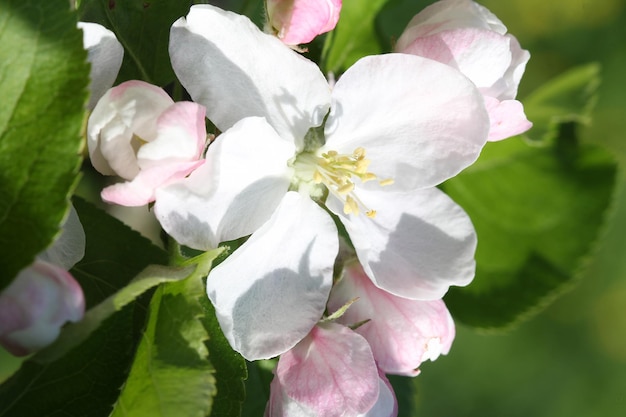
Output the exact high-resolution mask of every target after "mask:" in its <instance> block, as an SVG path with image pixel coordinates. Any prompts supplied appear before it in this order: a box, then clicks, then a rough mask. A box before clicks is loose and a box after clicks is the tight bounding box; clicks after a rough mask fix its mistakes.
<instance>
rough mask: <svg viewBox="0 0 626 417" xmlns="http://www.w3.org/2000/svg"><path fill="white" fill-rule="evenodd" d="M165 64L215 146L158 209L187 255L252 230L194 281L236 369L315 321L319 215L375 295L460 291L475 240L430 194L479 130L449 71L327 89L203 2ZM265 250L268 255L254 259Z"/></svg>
mask: <svg viewBox="0 0 626 417" xmlns="http://www.w3.org/2000/svg"><path fill="white" fill-rule="evenodd" d="M233 34H237V36H233ZM252 44H254V45H256V46H255V48H253V49H250V48H248V47H247V46H246V45H252ZM170 56H171V60H172V64H173V67H174V70H175V72H176V73H177V75H178V78H179V79H180V81H181V83H182V84H183V86H184V87H185V88H186V89H187V91H189V93H190V94H191V96H192V98H193V99H194V100H196V101H198V102H200V103H202V104H205V105H206V104H208V103H213V105H212V106H211V107H210V108H208V110H207V113H208V117H209V118H210V119H211V121H212V122H213V123H214V124H215V125H216V126H217V127H218V128H219V129H220V130H221V131H223V132H224V133H223V134H222V135H220V136H219V137H218V138H217V139H216V141H215V142H214V143H213V144H212V145H211V146H210V147H209V149H208V151H207V154H206V160H207V162H206V164H205V165H204V166H203V167H201V168H199V169H198V170H196V171H194V172H193V173H192V174H191V175H190V176H189V177H188V178H186V179H184V180H182V181H180V182H177V183H176V184H172V185H169V186H167V187H162V188H160V189H159V190H157V199H156V203H155V212H156V215H157V218H158V219H159V221H160V222H161V225H162V226H163V228H164V229H165V230H166V231H167V232H168V233H169V234H170V235H171V236H173V237H174V238H175V239H176V240H177V241H178V242H180V243H182V244H185V245H187V246H190V247H193V248H196V249H210V248H212V247H215V245H216V244H217V243H219V242H221V241H226V240H232V239H235V238H238V237H242V236H246V235H249V234H251V233H252V237H251V238H250V240H249V241H248V242H246V244H244V245H243V246H242V247H241V248H239V249H238V250H237V251H236V252H235V253H234V254H233V255H232V256H230V257H229V258H227V259H226V260H225V261H224V262H223V263H222V264H220V265H219V266H217V267H216V268H215V269H213V271H212V272H211V274H210V275H209V278H208V280H207V293H208V295H209V298H210V299H211V301H212V302H213V304H214V305H215V308H216V313H217V316H218V319H219V321H220V324H221V326H222V328H223V330H224V333H225V335H226V337H227V338H228V340H229V342H230V343H231V345H232V346H233V347H234V348H235V349H236V350H238V351H239V352H240V353H241V354H242V355H243V356H244V357H246V358H247V359H249V360H254V359H260V358H268V357H273V356H276V355H279V354H281V353H283V352H285V351H286V350H288V349H290V348H291V347H293V346H294V345H295V344H296V343H297V342H298V341H299V340H301V339H302V337H304V336H305V335H306V334H307V333H308V332H309V331H310V330H311V328H312V327H313V326H314V325H315V323H316V322H317V320H318V319H319V318H320V317H321V316H322V313H323V311H324V303H323V302H321V300H322V299H324V297H326V296H327V294H328V290H329V285H330V282H329V281H328V280H329V279H330V274H331V272H332V269H333V263H334V259H335V256H336V254H337V247H338V245H337V243H336V240H337V232H336V228H335V227H334V223H333V221H332V219H331V216H330V215H328V214H327V213H326V212H325V211H324V210H322V209H321V208H320V207H319V206H318V205H317V203H324V204H325V206H326V208H327V209H328V210H330V212H332V213H333V214H334V215H336V216H337V217H338V218H339V220H340V221H341V222H342V223H343V225H344V226H345V228H346V230H347V232H348V234H349V235H350V238H351V240H352V243H353V244H354V246H355V249H356V253H357V255H358V257H359V260H360V262H361V263H362V265H363V267H364V269H365V271H366V273H367V275H368V276H369V277H370V279H372V281H373V282H374V283H375V284H376V285H377V286H379V287H381V288H384V289H385V290H387V291H389V292H391V293H393V294H397V295H401V296H403V297H407V298H411V299H437V298H441V296H442V295H443V294H444V293H445V292H446V291H447V289H448V287H449V286H450V285H466V284H467V283H469V282H470V281H471V279H472V278H473V273H474V259H473V255H474V250H475V244H476V239H475V233H474V229H473V227H472V224H471V222H470V221H469V218H468V217H467V215H465V213H464V212H463V211H462V209H461V208H460V207H458V206H457V205H456V204H454V203H453V202H452V201H451V200H450V199H449V198H448V197H447V196H445V195H444V194H443V193H442V192H440V191H438V190H437V189H436V188H434V186H435V185H437V184H439V183H440V182H442V181H444V180H445V179H447V178H450V177H452V176H454V175H456V174H457V173H458V172H459V171H461V170H462V169H463V168H465V167H466V166H468V165H470V164H471V163H473V162H474V161H475V159H476V158H477V157H478V154H479V152H480V150H481V149H482V146H483V145H484V143H485V140H486V137H487V131H488V128H489V122H488V117H487V113H486V111H485V108H484V104H483V100H482V97H481V95H480V93H479V92H478V91H477V90H476V88H475V86H474V85H473V84H472V83H471V82H470V81H469V80H467V78H466V77H464V76H462V75H461V74H460V73H459V72H458V71H456V70H454V69H452V68H450V67H448V66H446V65H443V64H441V63H438V62H435V61H432V60H429V59H424V58H421V57H416V56H411V55H406V54H389V55H383V56H371V57H366V58H363V59H361V60H360V61H358V62H357V63H356V64H355V65H353V66H352V67H351V68H350V69H348V70H347V71H346V72H345V73H344V74H343V75H342V77H341V78H340V79H339V80H338V81H337V83H336V84H335V85H334V87H333V88H332V91H331V88H330V86H329V85H328V83H327V82H326V80H325V79H324V77H323V75H322V73H321V72H320V70H319V69H318V67H317V66H316V65H315V64H314V63H312V62H311V61H308V60H307V59H305V58H303V57H301V56H300V55H298V54H297V53H295V52H294V51H292V50H291V49H290V48H288V47H286V46H285V45H284V44H283V43H281V42H280V41H278V40H277V39H276V38H274V37H272V36H270V35H267V34H264V33H262V32H261V31H260V30H258V28H256V26H254V24H253V23H252V22H250V21H249V20H248V19H247V18H245V17H242V16H239V15H236V14H234V13H230V12H225V11H223V10H220V9H218V8H215V7H213V6H209V5H201V6H193V7H192V8H191V10H190V12H189V15H188V16H187V18H186V19H185V18H181V19H180V20H178V21H177V22H175V23H174V25H173V26H172V31H171V36H170ZM197 56H202V57H203V59H202V60H198V59H197V58H196V57H197ZM416 73H419V74H420V76H419V77H415V74H416ZM407 91H410V92H411V94H407ZM278 213H280V214H278ZM268 219H269V220H268ZM270 224H271V227H270ZM274 229H276V230H279V231H280V232H273V230H274ZM325 241H327V242H328V243H323V242H325ZM330 242H332V245H331V243H330ZM323 245H326V246H325V249H326V250H327V253H326V254H325V255H324V257H323V258H322V257H317V256H316V254H317V253H318V251H320V250H321V247H322V246H323ZM268 248H272V249H270V250H273V251H275V252H276V253H280V255H281V256H267V255H264V253H265V254H266V253H267V251H268ZM296 275H297V277H298V278H297V279H296V278H295V276H296ZM300 287H302V288H306V294H307V295H306V296H301V295H300V293H301V291H300V289H299V288H300ZM315 292H317V295H315V296H313V295H312V294H314V293H315ZM271 294H275V295H274V296H272V298H271V302H270V301H267V299H266V298H264V297H265V296H269V295H271ZM277 317H282V318H283V319H282V320H278V319H277ZM277 323H279V324H280V325H277ZM271 329H274V330H273V331H271Z"/></svg>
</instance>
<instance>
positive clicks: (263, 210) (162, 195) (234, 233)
mask: <svg viewBox="0 0 626 417" xmlns="http://www.w3.org/2000/svg"><path fill="white" fill-rule="evenodd" d="M294 152H295V149H294V147H293V144H290V143H288V142H285V141H283V140H282V139H280V137H278V135H277V133H276V132H275V131H274V130H273V129H272V127H271V126H270V125H268V124H267V122H265V120H264V119H262V118H258V117H251V118H247V119H244V120H242V121H240V122H239V123H237V124H236V125H235V126H233V127H232V128H231V129H229V130H227V131H226V132H224V133H223V134H221V135H220V136H218V138H217V139H216V140H215V142H214V143H213V144H211V146H210V147H209V149H208V151H207V154H206V163H205V164H204V165H203V166H202V167H200V168H198V169H196V170H195V171H194V172H193V173H192V174H191V175H190V176H189V177H188V178H186V179H184V180H182V181H179V182H177V183H175V184H171V185H168V186H166V187H162V188H159V189H157V191H156V203H155V206H154V209H155V213H156V216H157V218H158V219H159V222H160V223H161V226H162V227H163V229H165V231H166V232H167V233H168V234H170V235H171V236H172V237H174V238H175V239H176V240H177V241H178V242H179V243H182V244H184V245H187V246H190V247H192V248H196V249H203V250H208V249H212V248H215V247H216V246H217V245H218V243H219V242H222V241H228V240H232V239H237V238H240V237H242V236H247V235H249V234H251V233H253V232H254V231H255V230H256V229H257V228H259V227H260V226H261V225H262V224H263V223H265V222H266V221H267V219H269V218H270V216H271V215H272V213H273V212H274V210H275V209H276V207H277V206H278V203H279V202H280V200H281V198H282V197H283V195H284V194H285V193H286V192H287V189H288V188H289V184H290V181H291V179H290V178H291V176H290V168H289V167H288V166H287V160H288V159H289V158H291V157H293V155H294Z"/></svg>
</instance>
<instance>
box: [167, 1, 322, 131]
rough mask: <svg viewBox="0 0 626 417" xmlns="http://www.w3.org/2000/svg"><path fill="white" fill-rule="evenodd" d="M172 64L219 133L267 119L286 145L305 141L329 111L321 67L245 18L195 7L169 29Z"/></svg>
mask: <svg viewBox="0 0 626 417" xmlns="http://www.w3.org/2000/svg"><path fill="white" fill-rule="evenodd" d="M170 58H171V60H172V66H173V67H174V71H175V72H176V75H177V76H178V79H179V80H180V81H181V83H182V84H183V86H184V87H185V88H186V89H187V91H188V92H189V94H191V97H192V98H193V99H194V101H196V102H198V103H201V104H203V105H204V106H205V107H206V108H207V117H208V118H209V119H210V120H211V121H212V122H213V123H215V125H216V126H217V127H218V128H219V129H220V130H222V131H224V130H226V129H228V128H229V127H231V126H232V125H234V124H235V123H236V122H237V121H238V120H240V119H242V118H244V117H249V116H263V117H265V118H267V120H268V121H269V123H270V124H271V125H272V126H273V127H274V128H275V129H276V131H277V132H278V133H279V134H280V135H281V136H282V137H284V138H285V139H287V140H291V141H293V140H296V141H300V140H301V139H302V138H303V137H304V134H305V133H306V132H307V130H308V129H309V128H310V127H312V126H318V125H320V124H321V122H322V120H323V117H324V116H325V114H326V112H327V111H328V107H329V103H330V87H329V86H328V83H327V82H326V80H325V79H324V76H323V75H322V73H321V72H320V70H319V69H318V67H317V65H315V64H314V63H313V62H311V61H309V60H307V59H305V58H303V57H301V56H300V55H298V54H297V53H296V52H294V51H293V50H291V49H290V48H289V47H287V46H285V45H284V44H283V43H282V42H280V41H279V40H278V39H277V38H275V37H274V36H271V35H268V34H265V33H263V32H261V31H260V30H259V29H258V28H257V27H256V26H255V25H254V23H252V22H251V21H250V20H249V19H248V18H247V17H245V16H241V15H238V14H235V13H231V12H227V11H223V10H221V9H219V8H217V7H213V6H210V5H195V6H192V7H191V10H190V12H189V14H188V15H187V18H186V19H185V18H181V19H179V20H177V21H176V22H175V23H174V24H173V25H172V30H171V33H170Z"/></svg>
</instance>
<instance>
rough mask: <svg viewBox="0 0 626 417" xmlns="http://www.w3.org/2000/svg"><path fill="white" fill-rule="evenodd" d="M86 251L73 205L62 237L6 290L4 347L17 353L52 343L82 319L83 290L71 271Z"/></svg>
mask: <svg viewBox="0 0 626 417" xmlns="http://www.w3.org/2000/svg"><path fill="white" fill-rule="evenodd" d="M84 251H85V234H84V232H83V229H82V226H81V224H80V221H79V220H78V216H77V215H76V212H75V211H74V209H73V208H72V209H71V211H70V214H69V216H68V219H67V220H66V222H65V223H64V225H63V229H62V233H61V235H60V236H59V237H58V238H57V240H56V241H55V242H54V243H53V244H52V246H51V247H50V248H48V249H47V250H46V251H44V252H43V253H41V254H39V255H38V256H37V259H36V260H35V262H34V263H33V264H32V265H30V266H28V267H27V268H24V269H23V270H22V271H20V273H19V274H18V275H17V277H15V279H14V280H13V282H11V284H9V286H8V287H7V288H5V289H4V290H3V291H2V292H1V293H0V345H2V346H3V347H4V348H5V349H7V350H8V351H9V352H11V353H12V354H14V355H16V356H24V355H28V354H30V353H32V352H34V351H37V350H39V349H41V348H43V347H45V346H47V345H49V344H50V343H52V342H53V341H54V340H55V339H56V338H57V337H58V335H59V332H60V329H61V326H62V325H63V324H65V323H66V322H67V321H72V322H76V321H79V320H81V319H82V317H83V314H84V312H85V300H84V296H83V292H82V289H81V288H80V285H79V284H78V283H77V282H76V280H75V279H74V278H73V277H72V275H71V274H70V273H69V272H67V270H68V269H70V268H71V267H72V266H74V264H75V263H76V262H78V261H79V260H80V259H81V258H82V257H83V254H84Z"/></svg>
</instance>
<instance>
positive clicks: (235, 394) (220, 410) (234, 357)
mask: <svg viewBox="0 0 626 417" xmlns="http://www.w3.org/2000/svg"><path fill="white" fill-rule="evenodd" d="M200 304H201V305H202V307H203V309H204V320H203V323H204V327H205V329H206V331H207V333H208V334H209V340H208V341H207V347H208V348H209V359H210V360H211V363H212V364H213V366H214V367H215V379H216V380H217V395H216V396H215V398H214V400H213V409H212V410H211V416H213V417H239V416H240V415H241V406H242V403H243V401H244V399H245V398H246V392H245V389H244V383H243V381H244V380H245V379H246V378H247V377H248V372H247V369H246V361H245V360H244V359H243V358H242V357H241V355H240V354H239V353H237V352H235V351H234V350H233V349H232V348H231V347H230V344H229V343H228V341H227V340H226V337H224V334H223V333H222V329H221V328H220V325H219V323H218V322H217V317H216V316H215V309H214V308H213V305H212V304H211V302H210V301H209V298H208V297H202V298H201V299H200ZM259 415H260V414H259Z"/></svg>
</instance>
